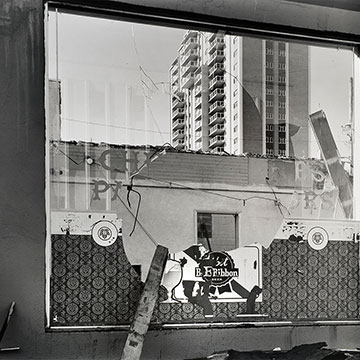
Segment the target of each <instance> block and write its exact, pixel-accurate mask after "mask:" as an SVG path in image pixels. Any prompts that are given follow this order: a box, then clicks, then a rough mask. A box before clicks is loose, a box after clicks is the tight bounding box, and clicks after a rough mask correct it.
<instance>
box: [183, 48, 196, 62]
mask: <svg viewBox="0 0 360 360" xmlns="http://www.w3.org/2000/svg"><path fill="white" fill-rule="evenodd" d="M198 56H199V50H198V49H191V48H190V49H188V51H187V52H186V53H185V54H184V55H182V56H181V58H180V59H181V64H182V65H186V64H187V63H188V62H189V61H190V60H192V61H194V60H197V58H198Z"/></svg>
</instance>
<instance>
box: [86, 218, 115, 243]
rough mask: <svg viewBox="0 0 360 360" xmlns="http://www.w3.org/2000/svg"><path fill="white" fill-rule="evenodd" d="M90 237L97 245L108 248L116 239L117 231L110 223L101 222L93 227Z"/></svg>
mask: <svg viewBox="0 0 360 360" xmlns="http://www.w3.org/2000/svg"><path fill="white" fill-rule="evenodd" d="M91 235H92V238H93V239H94V240H95V242H96V243H97V244H99V245H101V246H110V245H112V244H113V243H114V242H115V241H116V239H117V236H118V229H117V228H116V226H115V225H114V224H113V223H112V222H110V221H107V220H101V221H99V222H97V223H96V224H95V225H94V227H93V228H92V231H91Z"/></svg>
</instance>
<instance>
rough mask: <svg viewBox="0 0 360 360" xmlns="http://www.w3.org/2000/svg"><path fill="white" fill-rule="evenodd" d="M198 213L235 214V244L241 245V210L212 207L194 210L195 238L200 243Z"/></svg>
mask: <svg viewBox="0 0 360 360" xmlns="http://www.w3.org/2000/svg"><path fill="white" fill-rule="evenodd" d="M198 214H211V215H212V214H214V215H233V216H235V246H236V247H239V246H240V219H241V211H238V212H230V211H229V212H226V211H220V210H211V209H208V208H207V209H205V210H201V209H196V210H194V239H195V243H196V244H199V242H198V236H197V233H198ZM224 251H225V250H224Z"/></svg>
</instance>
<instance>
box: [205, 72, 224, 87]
mask: <svg viewBox="0 0 360 360" xmlns="http://www.w3.org/2000/svg"><path fill="white" fill-rule="evenodd" d="M224 84H225V78H224V76H221V75H218V76H215V77H214V78H213V79H212V80H211V81H210V83H209V89H210V90H212V89H214V88H216V87H222V86H224Z"/></svg>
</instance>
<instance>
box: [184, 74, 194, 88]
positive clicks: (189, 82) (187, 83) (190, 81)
mask: <svg viewBox="0 0 360 360" xmlns="http://www.w3.org/2000/svg"><path fill="white" fill-rule="evenodd" d="M194 79H195V76H194V73H193V72H191V73H190V74H189V75H187V76H185V77H184V78H183V80H182V87H183V88H186V89H188V88H190V87H192V86H193V85H194Z"/></svg>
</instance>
